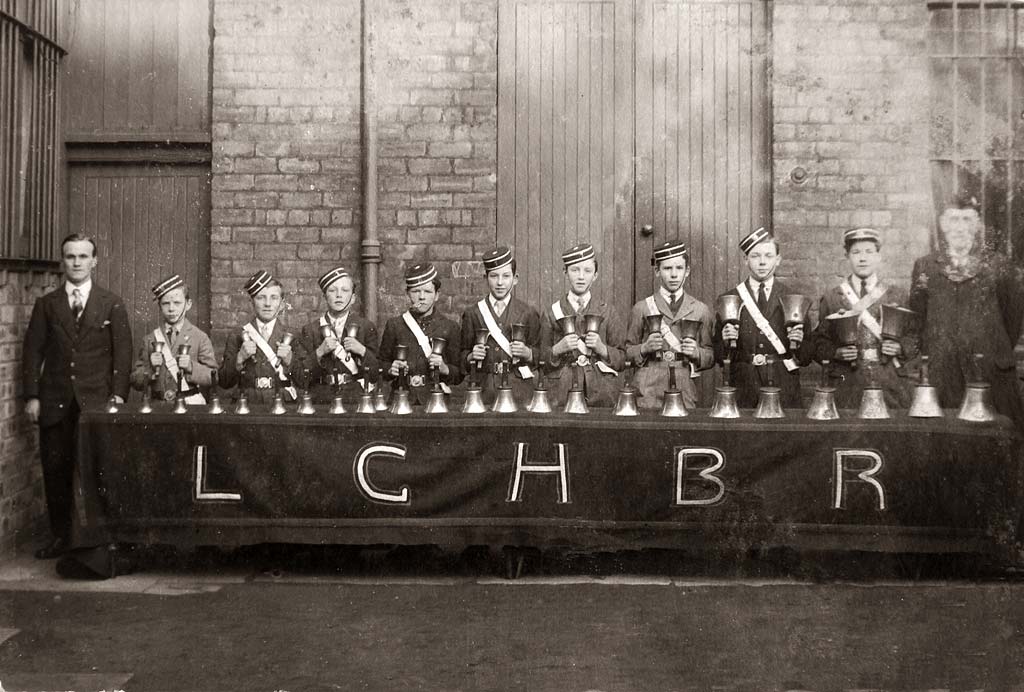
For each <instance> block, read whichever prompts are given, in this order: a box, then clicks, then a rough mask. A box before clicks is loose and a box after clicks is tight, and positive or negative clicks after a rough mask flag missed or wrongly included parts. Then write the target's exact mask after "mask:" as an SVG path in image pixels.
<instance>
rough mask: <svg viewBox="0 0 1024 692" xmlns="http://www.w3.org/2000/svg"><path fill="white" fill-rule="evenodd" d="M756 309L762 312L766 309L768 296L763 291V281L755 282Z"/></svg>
mask: <svg viewBox="0 0 1024 692" xmlns="http://www.w3.org/2000/svg"><path fill="white" fill-rule="evenodd" d="M757 309H758V310H760V311H761V314H764V313H765V312H766V311H767V310H768V296H767V295H766V294H765V292H764V282H763V281H762V282H760V283H759V284H757Z"/></svg>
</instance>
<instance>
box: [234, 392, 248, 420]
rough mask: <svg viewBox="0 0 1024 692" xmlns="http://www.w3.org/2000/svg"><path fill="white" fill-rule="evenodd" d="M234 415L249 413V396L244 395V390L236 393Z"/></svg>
mask: <svg viewBox="0 0 1024 692" xmlns="http://www.w3.org/2000/svg"><path fill="white" fill-rule="evenodd" d="M235 415H238V416H247V415H249V398H248V397H247V396H245V392H244V391H243V392H242V393H241V394H239V395H238V403H236V404H235Z"/></svg>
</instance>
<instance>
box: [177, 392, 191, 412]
mask: <svg viewBox="0 0 1024 692" xmlns="http://www.w3.org/2000/svg"><path fill="white" fill-rule="evenodd" d="M174 412H175V413H188V409H187V408H186V407H185V397H183V396H181V395H180V394H179V395H178V396H177V397H175V398H174Z"/></svg>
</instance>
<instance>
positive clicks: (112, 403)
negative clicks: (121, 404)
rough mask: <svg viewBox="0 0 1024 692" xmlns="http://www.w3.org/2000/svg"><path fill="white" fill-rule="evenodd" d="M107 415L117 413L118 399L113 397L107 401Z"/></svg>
mask: <svg viewBox="0 0 1024 692" xmlns="http://www.w3.org/2000/svg"><path fill="white" fill-rule="evenodd" d="M107 413H117V398H116V397H114V396H113V395H111V397H110V399H109V400H108V401H107Z"/></svg>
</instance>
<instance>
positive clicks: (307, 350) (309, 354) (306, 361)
mask: <svg viewBox="0 0 1024 692" xmlns="http://www.w3.org/2000/svg"><path fill="white" fill-rule="evenodd" d="M349 325H356V326H358V328H359V331H357V332H356V341H358V342H359V343H361V344H362V345H363V346H365V347H366V354H365V355H364V356H363V357H362V358H357V359H356V365H358V366H359V372H360V373H361V375H362V376H363V377H365V379H366V380H367V381H368V382H376V381H377V370H378V368H379V367H380V366H379V365H378V362H377V326H376V325H375V324H374V323H373V322H371V321H370V320H368V319H366V318H365V317H360V316H359V315H355V314H351V313H350V314H349V316H348V320H347V321H346V323H345V326H346V327H348V326H349ZM338 336H340V337H342V339H343V338H344V336H345V335H344V334H340V335H338ZM342 339H339V341H341V340H342ZM323 340H324V339H323V337H322V336H320V317H317V318H316V319H315V320H311V321H309V322H307V323H306V324H304V325H302V329H301V330H300V331H299V338H298V339H297V340H296V341H295V358H294V360H293V361H292V362H293V364H297V365H296V366H295V367H293V368H292V371H293V372H295V375H296V378H297V379H298V380H299V381H300V382H302V380H303V378H304V377H305V373H304V372H302V371H303V370H309V379H310V382H309V385H308V386H309V389H310V391H311V392H312V393H313V399H314V400H315V401H316V402H317V403H325V402H328V401H330V400H331V399H332V398H334V387H333V385H331V384H329V382H330V377H329V376H330V375H332V374H333V370H334V367H335V365H337V368H338V373H339V374H346V373H348V369H347V368H346V367H345V366H344V365H342V364H340V363H338V364H336V363H335V361H334V357H333V356H329V355H328V356H324V357H323V358H322V359H318V358H317V357H316V349H317V347H318V346H319V345H320V344H321V343H323ZM325 383H328V384H325ZM342 389H343V390H344V391H346V392H348V393H350V394H352V395H355V396H358V394H359V393H360V392H361V391H362V388H361V387H360V386H359V384H358V383H357V382H355V381H354V380H353V381H351V382H348V383H347V384H346V385H344V387H343V388H342Z"/></svg>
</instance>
